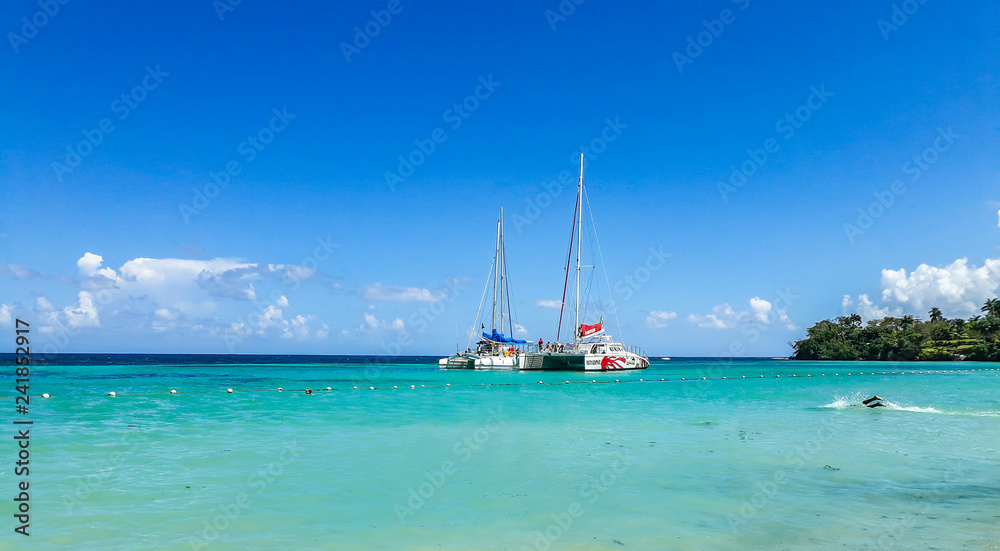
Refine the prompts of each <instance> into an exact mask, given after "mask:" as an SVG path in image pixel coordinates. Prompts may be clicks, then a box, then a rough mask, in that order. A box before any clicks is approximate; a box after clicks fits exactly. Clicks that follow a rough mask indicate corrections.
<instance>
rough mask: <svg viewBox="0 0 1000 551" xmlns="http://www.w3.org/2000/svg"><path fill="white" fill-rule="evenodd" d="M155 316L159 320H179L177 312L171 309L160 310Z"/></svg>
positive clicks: (154, 313)
mask: <svg viewBox="0 0 1000 551" xmlns="http://www.w3.org/2000/svg"><path fill="white" fill-rule="evenodd" d="M153 315H154V316H156V317H157V318H158V319H161V320H167V321H174V320H176V319H177V310H171V309H170V308H158V309H157V310H156V311H155V312H153Z"/></svg>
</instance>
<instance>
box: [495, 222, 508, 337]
mask: <svg viewBox="0 0 1000 551" xmlns="http://www.w3.org/2000/svg"><path fill="white" fill-rule="evenodd" d="M497 239H498V240H499V242H500V254H499V255H498V256H497V272H499V273H500V332H501V333H502V332H503V291H504V288H505V287H506V282H505V281H504V280H505V279H506V277H507V270H506V268H507V258H506V256H507V252H506V251H505V250H504V243H503V207H500V233H499V236H498V238H497ZM508 336H510V335H508Z"/></svg>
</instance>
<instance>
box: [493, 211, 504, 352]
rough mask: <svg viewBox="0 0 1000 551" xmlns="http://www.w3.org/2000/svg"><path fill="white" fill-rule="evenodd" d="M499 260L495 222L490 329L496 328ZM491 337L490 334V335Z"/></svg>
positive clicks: (498, 221)
mask: <svg viewBox="0 0 1000 551" xmlns="http://www.w3.org/2000/svg"><path fill="white" fill-rule="evenodd" d="M500 213H501V216H502V214H503V208H501V209H500ZM499 260H500V220H497V246H496V250H495V251H493V315H492V316H490V324H491V325H492V326H493V327H492V329H493V330H496V328H497V278H499V277H500V274H499V267H500V264H499V262H498V261H499ZM491 335H492V333H491Z"/></svg>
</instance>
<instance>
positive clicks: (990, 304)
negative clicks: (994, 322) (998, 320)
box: [979, 298, 1000, 318]
mask: <svg viewBox="0 0 1000 551" xmlns="http://www.w3.org/2000/svg"><path fill="white" fill-rule="evenodd" d="M979 310H980V311H981V312H986V317H988V318H992V317H997V316H1000V299H996V298H991V299H987V300H986V302H985V303H984V304H983V307H982V308H980V309H979Z"/></svg>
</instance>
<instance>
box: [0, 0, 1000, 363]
mask: <svg viewBox="0 0 1000 551" xmlns="http://www.w3.org/2000/svg"><path fill="white" fill-rule="evenodd" d="M224 2H226V0H221V1H220V2H215V3H214V4H213V2H211V1H208V0H204V1H198V2H193V1H183V2H161V3H152V2H103V3H96V4H95V3H89V4H88V3H83V2H68V3H67V4H65V5H62V4H60V3H58V2H57V1H54V0H53V1H52V2H50V3H46V2H45V1H44V0H43V1H42V2H4V3H3V5H2V6H0V14H2V18H0V20H2V21H3V31H4V33H5V35H6V41H5V44H4V46H3V47H2V48H0V71H2V76H3V82H4V84H5V85H4V86H3V87H2V88H0V104H2V105H3V106H4V113H5V116H4V121H3V122H4V125H3V126H4V130H5V131H4V133H3V135H2V137H0V140H2V143H3V147H2V152H0V179H2V184H0V200H2V202H3V204H4V211H3V217H2V219H0V325H6V326H10V325H11V324H12V323H13V322H12V320H13V319H15V318H22V319H27V320H30V321H31V323H32V327H34V328H37V332H36V335H37V337H35V338H36V350H38V349H41V350H45V351H66V352H237V353H288V354H296V353H301V354H349V353H401V354H446V353H447V352H449V351H451V350H453V349H454V346H455V341H456V334H458V335H459V340H460V341H461V343H462V346H463V347H464V344H465V342H466V335H467V332H468V330H469V328H470V326H471V325H472V324H473V323H474V318H475V315H476V309H477V306H478V304H479V298H480V296H481V293H482V288H483V282H484V281H485V278H486V275H487V272H488V270H489V265H490V261H491V258H492V253H493V241H494V233H495V224H496V218H497V213H498V211H499V209H500V207H504V209H505V212H506V228H507V236H506V242H507V248H508V255H509V259H508V266H509V269H510V272H511V278H512V280H511V285H512V292H513V295H514V299H515V301H514V302H515V304H514V307H515V311H516V314H517V322H518V324H519V325H520V326H522V327H523V331H519V334H520V335H521V336H523V337H524V338H527V339H529V340H537V339H538V338H540V337H541V338H544V339H545V340H550V339H553V338H555V331H556V323H557V318H558V309H554V308H551V302H552V301H558V299H559V298H560V295H561V292H562V278H563V271H562V265H563V263H564V262H565V257H566V252H567V243H568V240H569V227H570V223H571V219H572V215H573V192H574V189H573V187H574V185H575V178H576V171H577V162H578V161H577V159H578V156H579V153H580V152H581V150H582V148H586V153H587V168H586V175H585V182H586V185H587V190H588V196H589V199H590V203H591V208H592V209H593V215H594V221H595V227H596V228H597V231H598V235H599V236H600V245H601V248H602V250H603V256H604V261H605V263H604V267H605V269H606V270H607V279H608V280H610V282H609V283H610V287H611V288H612V289H616V290H617V291H618V292H616V293H615V300H616V301H617V306H618V308H617V310H618V318H619V319H620V323H621V335H623V336H624V337H625V340H626V342H628V343H631V344H635V345H638V346H641V347H643V348H645V349H646V351H648V352H649V353H650V354H652V355H655V356H662V355H671V356H718V355H730V354H733V355H754V356H778V355H787V354H789V353H790V352H791V349H790V348H789V347H788V346H787V343H788V342H789V341H794V340H797V339H800V338H802V337H803V336H804V330H805V328H806V327H808V326H810V325H812V323H814V322H816V321H818V320H820V319H824V318H829V317H833V316H837V315H841V314H842V313H844V312H855V311H856V312H859V313H861V314H862V315H863V316H865V317H866V318H869V319H870V318H874V317H880V316H881V315H885V314H886V313H893V314H894V313H911V314H916V315H924V316H925V317H926V311H927V310H928V309H929V308H930V307H932V306H937V307H940V308H941V309H942V310H943V311H944V312H945V314H947V315H949V316H969V315H971V314H973V313H974V312H975V310H976V309H977V308H978V305H980V304H981V303H982V301H983V300H985V299H986V298H989V297H993V296H996V292H997V288H998V286H1000V251H998V250H997V237H998V232H1000V228H998V223H1000V220H998V209H1000V197H998V193H997V191H996V190H997V184H998V159H1000V155H998V154H997V153H998V145H1000V116H998V113H1000V100H998V96H997V90H998V84H1000V83H998V77H997V68H996V60H997V59H998V53H1000V44H998V38H997V37H998V36H1000V33H998V30H1000V12H998V11H997V10H996V8H995V6H993V5H992V4H991V3H990V2H988V1H985V0H984V1H978V2H977V1H970V2H962V3H946V2H941V1H937V0H929V1H927V2H926V3H923V4H921V3H920V2H918V1H917V0H910V1H907V2H899V1H896V2H891V1H887V2H847V3H843V2H841V3H813V2H770V3H765V2H758V1H756V0H749V1H748V0H735V1H732V0H717V1H705V2H656V3H653V5H645V4H641V5H640V4H635V5H625V6H622V5H620V4H615V3H608V2H595V1H593V0H587V1H584V2H581V3H579V4H576V3H573V2H572V1H571V0H565V1H563V2H562V3H560V2H557V1H555V0H553V1H551V2H533V3H525V2H502V3H501V2H476V3H460V2H446V3H430V2H419V1H417V2H411V1H408V0H402V1H401V2H388V1H381V0H379V1H371V2H343V3H335V4H334V5H327V4H326V3H319V2H291V3H288V2H286V3H282V4H281V5H278V4H277V3H265V2H261V1H257V0H244V1H243V2H242V3H239V4H237V5H235V6H230V5H229V4H228V3H224ZM230 8H231V9H230ZM46 10H48V11H47V12H46ZM393 12H395V13H393ZM366 31H367V34H368V35H372V36H367V35H359V34H358V33H359V32H361V33H365V32H366ZM421 149H422V150H421ZM400 158H404V159H406V158H410V159H411V160H412V161H413V164H412V165H410V166H401V164H403V163H401V161H400ZM414 165H415V166H414ZM734 170H735V171H736V173H735V174H734ZM227 171H228V172H227ZM560 174H563V179H564V180H565V178H566V175H567V174H568V178H569V180H568V181H569V185H562V184H559V183H558V182H559V181H560ZM629 278H631V279H629ZM640 280H641V281H640ZM612 317H613V316H610V317H608V319H612ZM588 321H596V320H588ZM612 329H613V330H614V332H615V333H618V331H619V329H618V327H617V326H614V325H613V326H612Z"/></svg>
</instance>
